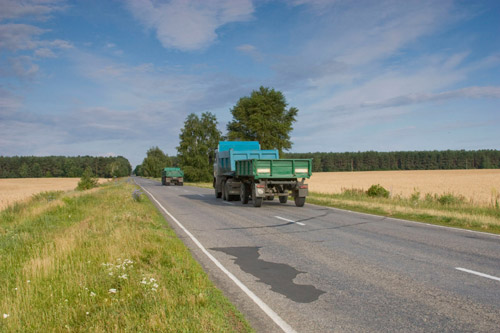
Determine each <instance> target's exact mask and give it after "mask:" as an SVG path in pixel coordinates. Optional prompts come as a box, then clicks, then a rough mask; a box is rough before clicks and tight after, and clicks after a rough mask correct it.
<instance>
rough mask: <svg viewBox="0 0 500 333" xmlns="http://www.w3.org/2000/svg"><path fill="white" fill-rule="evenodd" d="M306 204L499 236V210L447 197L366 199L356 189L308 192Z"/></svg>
mask: <svg viewBox="0 0 500 333" xmlns="http://www.w3.org/2000/svg"><path fill="white" fill-rule="evenodd" d="M307 202H309V203H313V204H317V205H322V206H329V207H335V208H341V209H346V210H351V211H356V212H362V213H369V214H374V215H380V216H388V217H394V218H400V219H407V220H412V221H417V222H425V223H432V224H437V225H443V226H450V227H456V228H463V229H469V230H477V231H484V232H490V233H495V234H500V209H499V208H498V206H497V205H492V206H490V207H482V206H476V205H473V204H471V203H469V202H467V200H465V198H463V197H460V196H456V195H454V194H451V193H447V194H443V195H439V196H438V195H434V196H431V195H427V196H425V197H424V198H421V197H420V194H419V193H418V192H416V193H414V194H413V195H411V197H410V198H402V197H389V198H384V197H370V196H368V195H367V193H366V192H364V191H362V190H357V189H346V190H344V191H343V192H342V193H340V194H324V193H315V192H311V193H310V195H309V197H308V198H307Z"/></svg>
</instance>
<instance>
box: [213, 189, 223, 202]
mask: <svg viewBox="0 0 500 333" xmlns="http://www.w3.org/2000/svg"><path fill="white" fill-rule="evenodd" d="M214 190H215V198H216V199H220V198H221V197H222V192H219V191H217V187H214Z"/></svg>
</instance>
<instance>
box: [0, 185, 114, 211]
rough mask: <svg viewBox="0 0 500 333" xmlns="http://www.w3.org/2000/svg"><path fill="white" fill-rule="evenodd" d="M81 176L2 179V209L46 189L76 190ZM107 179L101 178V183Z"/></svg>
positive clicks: (0, 186)
mask: <svg viewBox="0 0 500 333" xmlns="http://www.w3.org/2000/svg"><path fill="white" fill-rule="evenodd" d="M79 181H80V178H9V179H0V210H2V209H4V208H5V207H7V206H9V205H11V204H13V203H14V202H17V201H22V200H25V199H27V198H29V197H31V196H32V195H33V194H37V193H40V192H46V191H69V190H74V189H75V188H76V186H77V185H78V182H79ZM105 181H107V180H106V179H104V178H101V179H99V183H103V182H105Z"/></svg>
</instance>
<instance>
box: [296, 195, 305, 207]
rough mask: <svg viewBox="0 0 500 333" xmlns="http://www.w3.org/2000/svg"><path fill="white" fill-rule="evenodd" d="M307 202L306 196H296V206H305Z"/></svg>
mask: <svg viewBox="0 0 500 333" xmlns="http://www.w3.org/2000/svg"><path fill="white" fill-rule="evenodd" d="M305 203H306V197H295V206H297V207H303V206H304V204H305Z"/></svg>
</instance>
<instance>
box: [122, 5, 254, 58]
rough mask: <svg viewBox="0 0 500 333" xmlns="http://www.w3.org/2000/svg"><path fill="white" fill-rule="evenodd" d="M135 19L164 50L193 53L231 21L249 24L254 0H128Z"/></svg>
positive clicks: (215, 37)
mask: <svg viewBox="0 0 500 333" xmlns="http://www.w3.org/2000/svg"><path fill="white" fill-rule="evenodd" d="M127 3H128V8H129V10H130V11H131V12H132V14H133V15H134V17H135V18H136V19H137V20H138V21H139V22H141V23H142V24H144V25H145V26H146V27H147V28H150V29H154V30H155V31H156V35H157V38H158V40H159V41H160V42H161V44H162V45H163V46H164V47H165V48H173V49H179V50H183V51H192V50H198V49H202V48H205V47H207V46H209V45H210V44H212V43H213V42H214V41H215V40H216V39H217V32H216V30H217V29H218V28H219V27H221V26H223V25H225V24H227V23H231V22H240V21H247V20H249V19H251V17H252V13H253V11H254V8H253V5H252V2H251V0H212V1H197V0H172V1H168V2H164V1H155V0H143V1H134V0H128V1H127Z"/></svg>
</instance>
